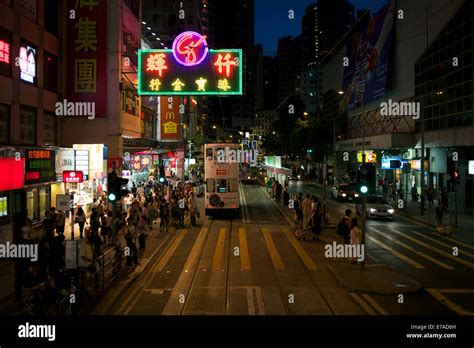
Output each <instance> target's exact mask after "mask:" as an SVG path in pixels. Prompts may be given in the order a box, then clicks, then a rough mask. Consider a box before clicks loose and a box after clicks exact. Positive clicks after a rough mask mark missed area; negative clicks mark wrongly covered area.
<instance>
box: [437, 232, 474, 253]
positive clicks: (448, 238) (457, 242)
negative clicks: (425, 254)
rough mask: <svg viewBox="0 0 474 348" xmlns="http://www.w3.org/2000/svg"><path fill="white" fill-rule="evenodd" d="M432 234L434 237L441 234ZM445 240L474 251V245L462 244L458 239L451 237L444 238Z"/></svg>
mask: <svg viewBox="0 0 474 348" xmlns="http://www.w3.org/2000/svg"><path fill="white" fill-rule="evenodd" d="M430 234H432V235H434V236H439V233H436V232H430ZM443 238H444V239H447V240H450V241H451V242H454V243H456V244H459V245H462V246H464V247H466V248H469V249H472V250H474V246H473V245H470V244H466V243H463V242H460V241H458V240H457V239H454V238H450V237H444V236H443Z"/></svg>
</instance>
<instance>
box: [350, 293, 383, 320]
mask: <svg viewBox="0 0 474 348" xmlns="http://www.w3.org/2000/svg"><path fill="white" fill-rule="evenodd" d="M350 295H351V296H352V298H353V299H354V300H356V302H357V303H358V304H359V305H360V306H361V307H362V308H363V309H364V310H365V311H366V312H367V314H369V315H377V313H376V312H375V311H374V310H373V309H372V307H370V306H369V305H368V304H367V303H366V302H365V301H364V300H363V299H361V298H360V296H359V295H357V294H356V293H355V292H351V293H350Z"/></svg>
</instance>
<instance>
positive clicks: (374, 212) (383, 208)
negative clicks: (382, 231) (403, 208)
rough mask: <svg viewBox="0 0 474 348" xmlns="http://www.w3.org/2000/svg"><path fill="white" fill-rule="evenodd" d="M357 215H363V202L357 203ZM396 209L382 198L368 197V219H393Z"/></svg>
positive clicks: (366, 213) (366, 211) (366, 215)
mask: <svg viewBox="0 0 474 348" xmlns="http://www.w3.org/2000/svg"><path fill="white" fill-rule="evenodd" d="M355 207H356V213H357V214H359V215H362V202H361V200H359V201H358V202H357V203H356V206H355ZM394 213H395V209H393V207H392V206H391V205H390V204H389V203H388V201H387V200H386V199H385V198H383V197H382V196H368V197H367V204H366V209H365V217H366V218H385V219H393V214H394Z"/></svg>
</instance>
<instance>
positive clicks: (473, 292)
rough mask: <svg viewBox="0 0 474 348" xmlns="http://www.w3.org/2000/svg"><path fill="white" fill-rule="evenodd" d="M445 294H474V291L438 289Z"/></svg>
mask: <svg viewBox="0 0 474 348" xmlns="http://www.w3.org/2000/svg"><path fill="white" fill-rule="evenodd" d="M437 290H438V291H439V292H442V293H445V294H474V289H437Z"/></svg>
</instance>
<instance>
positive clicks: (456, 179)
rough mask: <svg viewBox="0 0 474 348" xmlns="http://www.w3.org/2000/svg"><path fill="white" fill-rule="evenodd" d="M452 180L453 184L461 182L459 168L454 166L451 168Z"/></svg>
mask: <svg viewBox="0 0 474 348" xmlns="http://www.w3.org/2000/svg"><path fill="white" fill-rule="evenodd" d="M452 180H453V183H455V184H459V183H460V182H461V175H460V174H459V169H457V168H456V169H454V170H453V175H452Z"/></svg>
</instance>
